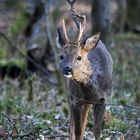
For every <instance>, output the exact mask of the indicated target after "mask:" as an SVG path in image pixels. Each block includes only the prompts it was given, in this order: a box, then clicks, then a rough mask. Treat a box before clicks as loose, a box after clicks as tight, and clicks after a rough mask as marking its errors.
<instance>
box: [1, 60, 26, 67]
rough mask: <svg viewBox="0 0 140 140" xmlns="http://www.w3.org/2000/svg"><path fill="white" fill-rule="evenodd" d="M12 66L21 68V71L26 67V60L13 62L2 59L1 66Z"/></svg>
mask: <svg viewBox="0 0 140 140" xmlns="http://www.w3.org/2000/svg"><path fill="white" fill-rule="evenodd" d="M12 65H16V66H18V67H20V68H21V69H23V68H24V67H25V60H24V59H11V60H6V59H2V60H0V66H8V67H10V66H12Z"/></svg>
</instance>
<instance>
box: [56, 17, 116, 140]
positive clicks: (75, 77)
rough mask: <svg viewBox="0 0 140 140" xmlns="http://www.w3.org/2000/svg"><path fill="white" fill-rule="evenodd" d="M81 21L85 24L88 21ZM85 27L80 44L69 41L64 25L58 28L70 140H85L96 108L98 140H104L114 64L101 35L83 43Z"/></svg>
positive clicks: (80, 34)
mask: <svg viewBox="0 0 140 140" xmlns="http://www.w3.org/2000/svg"><path fill="white" fill-rule="evenodd" d="M78 18H79V17H78ZM80 18H83V20H85V17H80ZM84 22H85V21H83V22H82V23H84ZM81 27H82V25H79V36H78V40H77V42H71V41H69V39H68V37H67V35H66V30H65V26H64V22H63V24H62V26H60V27H59V28H58V35H59V43H60V45H61V46H62V47H61V55H60V71H61V72H62V73H63V75H64V76H65V77H66V79H65V81H66V88H67V90H68V94H67V96H68V102H69V107H70V140H83V134H84V131H85V127H86V123H87V117H88V112H89V110H90V108H91V106H92V104H93V110H94V111H93V112H94V114H93V115H94V134H95V139H96V140H100V133H101V124H102V120H103V115H104V112H105V103H106V101H107V99H108V97H109V96H110V95H111V88H112V87H111V83H112V64H113V62H112V58H111V55H110V54H109V52H108V51H107V49H106V47H105V45H104V44H103V43H102V41H101V40H99V34H97V35H95V36H92V37H89V38H87V39H85V41H83V42H84V43H81V42H82V39H81V38H83V37H82V34H83V28H81ZM80 28H81V29H80Z"/></svg>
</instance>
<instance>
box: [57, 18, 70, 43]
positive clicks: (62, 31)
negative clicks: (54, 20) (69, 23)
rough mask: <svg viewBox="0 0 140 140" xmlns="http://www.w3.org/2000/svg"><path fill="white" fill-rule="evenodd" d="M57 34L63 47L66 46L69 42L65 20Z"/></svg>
mask: <svg viewBox="0 0 140 140" xmlns="http://www.w3.org/2000/svg"><path fill="white" fill-rule="evenodd" d="M57 32H58V37H59V42H60V44H61V45H65V44H66V43H67V42H69V39H68V36H67V32H66V28H65V22H64V20H62V23H61V25H60V26H59V27H58V28H57Z"/></svg>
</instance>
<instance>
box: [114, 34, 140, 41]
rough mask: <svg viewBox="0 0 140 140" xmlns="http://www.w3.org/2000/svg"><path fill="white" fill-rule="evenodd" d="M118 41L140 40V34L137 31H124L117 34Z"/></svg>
mask: <svg viewBox="0 0 140 140" xmlns="http://www.w3.org/2000/svg"><path fill="white" fill-rule="evenodd" d="M115 40H116V41H122V40H130V41H140V35H138V34H135V33H122V34H118V35H116V36H115Z"/></svg>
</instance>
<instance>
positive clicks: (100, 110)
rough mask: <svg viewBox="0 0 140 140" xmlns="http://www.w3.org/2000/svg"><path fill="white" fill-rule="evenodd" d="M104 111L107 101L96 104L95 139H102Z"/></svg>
mask: <svg viewBox="0 0 140 140" xmlns="http://www.w3.org/2000/svg"><path fill="white" fill-rule="evenodd" d="M104 112H105V103H102V104H96V105H95V106H94V135H95V140H100V135H101V125H102V121H103V116H104Z"/></svg>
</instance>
